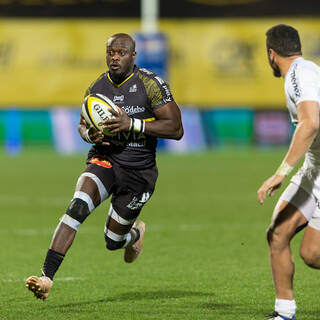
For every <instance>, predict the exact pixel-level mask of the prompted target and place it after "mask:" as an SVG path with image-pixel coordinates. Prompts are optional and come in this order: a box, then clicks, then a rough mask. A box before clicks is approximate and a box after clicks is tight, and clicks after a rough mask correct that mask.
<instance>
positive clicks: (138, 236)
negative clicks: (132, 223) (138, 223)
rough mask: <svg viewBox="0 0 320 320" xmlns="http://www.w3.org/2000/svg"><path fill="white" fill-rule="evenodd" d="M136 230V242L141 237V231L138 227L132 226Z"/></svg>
mask: <svg viewBox="0 0 320 320" xmlns="http://www.w3.org/2000/svg"><path fill="white" fill-rule="evenodd" d="M132 229H133V230H134V231H135V232H136V234H137V237H136V240H135V241H134V243H136V242H137V241H138V240H139V239H140V231H139V229H137V228H132Z"/></svg>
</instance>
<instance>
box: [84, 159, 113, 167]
mask: <svg viewBox="0 0 320 320" xmlns="http://www.w3.org/2000/svg"><path fill="white" fill-rule="evenodd" d="M89 162H90V163H94V164H96V165H98V166H100V167H104V168H108V169H109V168H111V167H112V164H111V163H110V162H109V161H108V160H106V159H105V158H104V157H103V156H96V157H93V158H92V159H90V161H89Z"/></svg>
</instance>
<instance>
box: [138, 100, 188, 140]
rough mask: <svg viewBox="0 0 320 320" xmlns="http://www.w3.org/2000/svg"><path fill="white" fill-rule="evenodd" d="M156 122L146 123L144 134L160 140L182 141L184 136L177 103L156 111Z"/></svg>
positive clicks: (170, 103) (168, 104) (172, 102)
mask: <svg viewBox="0 0 320 320" xmlns="http://www.w3.org/2000/svg"><path fill="white" fill-rule="evenodd" d="M154 115H155V120H154V121H150V122H145V130H144V132H145V133H146V134H147V135H149V136H154V137H158V138H166V139H175V140H180V139H181V138H182V136H183V133H184V131H183V125H182V120H181V112H180V109H179V107H178V105H177V104H176V102H175V101H170V102H169V103H167V104H165V105H163V106H162V107H160V108H158V109H156V110H155V111H154Z"/></svg>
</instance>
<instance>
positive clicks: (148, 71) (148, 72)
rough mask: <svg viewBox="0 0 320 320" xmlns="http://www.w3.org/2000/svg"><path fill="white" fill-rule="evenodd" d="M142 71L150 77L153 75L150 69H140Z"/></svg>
mask: <svg viewBox="0 0 320 320" xmlns="http://www.w3.org/2000/svg"><path fill="white" fill-rule="evenodd" d="M140 70H141V71H143V72H144V73H146V74H149V75H151V74H153V72H152V71H150V70H148V69H146V68H140Z"/></svg>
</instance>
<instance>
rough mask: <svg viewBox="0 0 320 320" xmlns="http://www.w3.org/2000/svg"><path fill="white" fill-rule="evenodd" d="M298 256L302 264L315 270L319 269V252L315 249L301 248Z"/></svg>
mask: <svg viewBox="0 0 320 320" xmlns="http://www.w3.org/2000/svg"><path fill="white" fill-rule="evenodd" d="M300 256H301V258H302V260H303V261H304V263H305V264H306V265H307V266H309V267H311V268H315V269H320V252H319V249H317V248H312V247H303V246H302V247H301V248H300Z"/></svg>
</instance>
